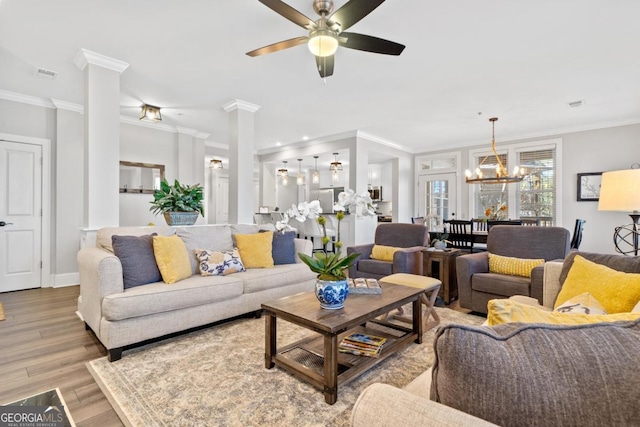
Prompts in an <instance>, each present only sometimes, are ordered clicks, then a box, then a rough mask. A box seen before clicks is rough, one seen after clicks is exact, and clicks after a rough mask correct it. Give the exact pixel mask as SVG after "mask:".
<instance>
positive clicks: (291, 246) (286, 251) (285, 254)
mask: <svg viewBox="0 0 640 427" xmlns="http://www.w3.org/2000/svg"><path fill="white" fill-rule="evenodd" d="M295 238H296V233H295V231H287V232H285V233H273V242H272V243H271V255H272V256H273V264H274V265H282V264H294V263H295V262H296V245H295V241H294V240H295Z"/></svg>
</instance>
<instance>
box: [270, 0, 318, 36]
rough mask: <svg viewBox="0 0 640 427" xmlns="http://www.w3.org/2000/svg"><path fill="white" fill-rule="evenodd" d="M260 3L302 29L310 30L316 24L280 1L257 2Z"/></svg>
mask: <svg viewBox="0 0 640 427" xmlns="http://www.w3.org/2000/svg"><path fill="white" fill-rule="evenodd" d="M258 1H259V2H260V3H262V4H264V5H265V6H267V7H268V8H269V9H271V10H273V11H274V12H276V13H277V14H279V15H281V16H283V17H285V18H287V19H288V20H289V21H291V22H293V23H294V24H296V25H299V26H301V27H302V28H306V29H307V30H310V29H312V28H315V27H316V23H315V22H313V21H312V20H311V19H309V18H307V17H306V16H304V15H303V14H302V13H300V12H298V11H297V10H296V9H294V8H292V7H291V6H289V5H288V4H286V3H284V2H282V1H280V0H258Z"/></svg>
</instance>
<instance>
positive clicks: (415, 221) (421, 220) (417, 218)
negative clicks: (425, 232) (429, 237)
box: [411, 216, 424, 225]
mask: <svg viewBox="0 0 640 427" xmlns="http://www.w3.org/2000/svg"><path fill="white" fill-rule="evenodd" d="M411 224H420V225H424V217H423V216H413V217H411Z"/></svg>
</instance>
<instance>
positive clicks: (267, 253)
mask: <svg viewBox="0 0 640 427" xmlns="http://www.w3.org/2000/svg"><path fill="white" fill-rule="evenodd" d="M233 237H234V239H235V241H236V245H237V246H238V250H239V251H240V258H241V259H242V263H243V264H244V266H245V267H246V268H271V267H273V256H272V255H271V245H272V242H273V231H267V232H265V233H254V234H234V236H233Z"/></svg>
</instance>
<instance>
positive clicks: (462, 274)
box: [456, 225, 569, 314]
mask: <svg viewBox="0 0 640 427" xmlns="http://www.w3.org/2000/svg"><path fill="white" fill-rule="evenodd" d="M488 253H492V254H496V255H502V256H509V257H514V258H529V259H540V258H542V259H544V260H545V261H552V260H562V259H564V258H565V257H566V256H567V254H568V253H569V230H566V229H564V228H562V227H523V226H510V225H496V226H493V227H491V229H490V230H489V236H488V237H487V252H481V253H476V254H469V255H463V256H459V257H458V258H457V259H456V272H457V277H458V296H459V298H460V307H462V308H467V309H470V310H473V311H475V312H478V313H485V314H486V313H487V302H489V300H491V299H495V298H509V297H511V296H513V295H526V296H529V297H532V298H535V299H537V300H538V301H539V303H540V304H542V294H543V287H542V278H543V273H544V266H542V265H541V266H538V267H536V268H534V269H533V270H532V271H531V278H529V277H521V276H507V275H503V274H497V273H490V272H489V256H488Z"/></svg>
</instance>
